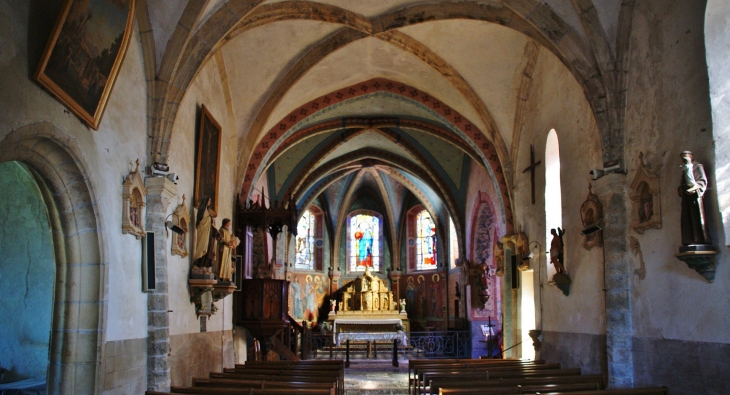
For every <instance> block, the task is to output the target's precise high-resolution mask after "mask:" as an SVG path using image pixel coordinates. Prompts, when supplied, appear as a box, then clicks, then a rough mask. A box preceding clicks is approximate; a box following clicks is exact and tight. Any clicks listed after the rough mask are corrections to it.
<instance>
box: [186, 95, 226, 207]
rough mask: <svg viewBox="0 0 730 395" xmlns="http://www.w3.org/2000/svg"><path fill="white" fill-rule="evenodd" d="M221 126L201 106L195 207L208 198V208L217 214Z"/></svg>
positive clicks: (194, 197)
mask: <svg viewBox="0 0 730 395" xmlns="http://www.w3.org/2000/svg"><path fill="white" fill-rule="evenodd" d="M221 132H222V130H221V125H220V124H219V123H218V122H216V120H215V119H214V118H213V116H212V115H211V114H210V112H209V111H208V109H207V108H206V107H205V106H203V108H202V112H201V114H200V129H199V130H198V147H197V152H196V155H195V157H196V167H195V196H193V199H194V200H195V202H194V204H195V207H198V205H200V200H201V199H202V198H203V197H206V196H207V197H210V208H211V209H213V211H215V212H218V169H219V165H220V156H221V155H220V154H221V134H222V133H221Z"/></svg>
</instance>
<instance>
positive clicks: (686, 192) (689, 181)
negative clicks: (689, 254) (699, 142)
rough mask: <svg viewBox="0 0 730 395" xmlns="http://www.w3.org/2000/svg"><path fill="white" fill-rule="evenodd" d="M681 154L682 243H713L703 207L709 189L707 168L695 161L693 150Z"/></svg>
mask: <svg viewBox="0 0 730 395" xmlns="http://www.w3.org/2000/svg"><path fill="white" fill-rule="evenodd" d="M680 156H681V158H682V161H683V164H682V165H681V166H680V168H681V169H682V179H681V181H680V184H679V188H678V189H677V192H678V193H679V196H681V197H682V245H685V246H688V245H696V244H711V243H712V242H711V241H710V236H709V234H708V232H707V224H706V222H705V209H704V207H703V196H704V194H705V190H706V189H707V176H706V175H705V169H704V167H703V166H702V164H700V163H697V162H694V160H693V157H692V152H690V151H683V152H682V154H681V155H680Z"/></svg>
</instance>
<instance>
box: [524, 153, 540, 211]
mask: <svg viewBox="0 0 730 395" xmlns="http://www.w3.org/2000/svg"><path fill="white" fill-rule="evenodd" d="M541 163H542V161H541V160H539V161H537V162H535V147H533V146H532V144H530V165H529V166H527V168H525V170H524V171H523V172H522V174H525V173H527V172H528V171H529V172H530V183H531V185H532V204H535V168H536V167H537V166H538V165H539V164H541Z"/></svg>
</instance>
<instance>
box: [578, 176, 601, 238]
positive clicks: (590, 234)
mask: <svg viewBox="0 0 730 395" xmlns="http://www.w3.org/2000/svg"><path fill="white" fill-rule="evenodd" d="M580 217H581V220H582V221H583V231H582V232H580V233H581V234H582V235H583V236H585V239H583V248H585V249H586V250H590V249H591V248H593V247H601V246H602V245H603V235H602V233H603V232H602V231H601V226H600V222H601V220H602V219H603V205H602V204H601V201H600V200H598V196H597V195H596V194H594V193H593V190H592V187H591V184H588V196H587V197H586V200H585V202H583V204H582V205H581V206H580Z"/></svg>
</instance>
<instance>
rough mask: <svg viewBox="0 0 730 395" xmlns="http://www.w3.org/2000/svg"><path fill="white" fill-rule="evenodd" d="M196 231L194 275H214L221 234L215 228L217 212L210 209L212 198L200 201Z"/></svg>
mask: <svg viewBox="0 0 730 395" xmlns="http://www.w3.org/2000/svg"><path fill="white" fill-rule="evenodd" d="M195 230H196V237H195V251H194V254H193V265H194V266H195V268H194V269H196V270H194V273H196V274H206V275H212V274H213V269H212V268H213V265H214V264H215V262H216V250H217V246H218V239H220V233H219V232H218V229H216V228H215V212H214V211H213V210H212V209H211V208H210V198H209V197H207V196H206V197H204V198H203V199H202V200H201V201H200V206H199V207H198V215H197V217H196V220H195Z"/></svg>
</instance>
